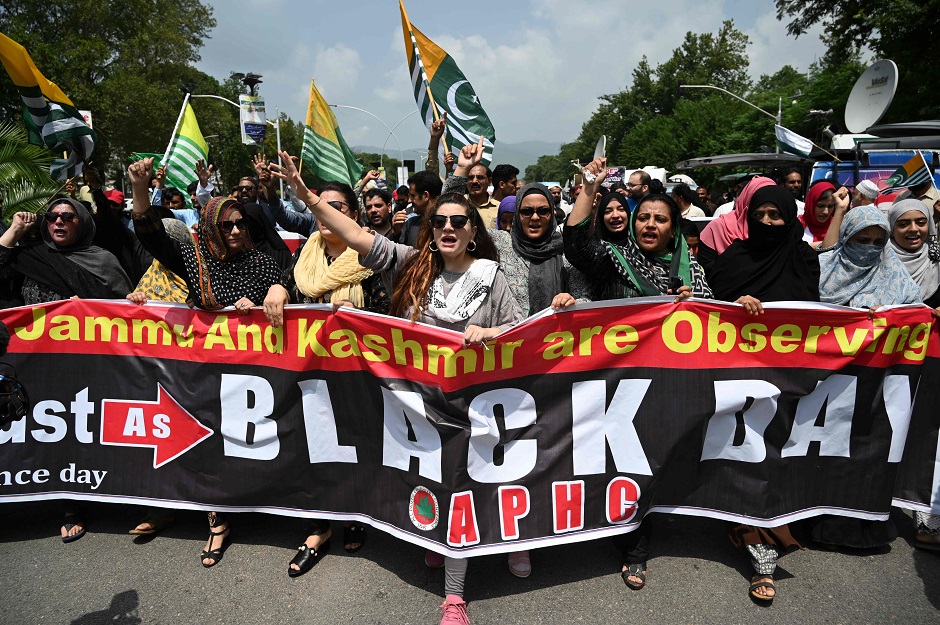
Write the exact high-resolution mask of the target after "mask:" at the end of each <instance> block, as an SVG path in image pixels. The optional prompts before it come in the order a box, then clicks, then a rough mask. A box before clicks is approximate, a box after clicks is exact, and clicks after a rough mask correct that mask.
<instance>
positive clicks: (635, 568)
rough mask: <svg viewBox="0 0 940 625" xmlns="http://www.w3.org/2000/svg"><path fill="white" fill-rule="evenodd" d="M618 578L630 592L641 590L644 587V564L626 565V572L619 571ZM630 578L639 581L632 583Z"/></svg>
mask: <svg viewBox="0 0 940 625" xmlns="http://www.w3.org/2000/svg"><path fill="white" fill-rule="evenodd" d="M620 577H621V578H622V579H623V583H624V584H626V585H627V588H629V589H630V590H640V589H642V588H643V587H644V586H646V562H643V563H642V564H628V565H627V570H626V571H620ZM631 577H639V578H640V581H639V582H634V581H632V580H631V579H630V578H631Z"/></svg>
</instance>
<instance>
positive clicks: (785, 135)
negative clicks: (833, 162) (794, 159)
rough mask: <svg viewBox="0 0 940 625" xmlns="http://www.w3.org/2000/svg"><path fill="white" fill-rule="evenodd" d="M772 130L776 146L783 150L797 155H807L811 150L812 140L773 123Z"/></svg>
mask: <svg viewBox="0 0 940 625" xmlns="http://www.w3.org/2000/svg"><path fill="white" fill-rule="evenodd" d="M774 132H775V133H776V135H777V147H778V148H780V149H781V150H782V151H784V152H789V153H790V154H796V155H797V156H809V153H810V152H812V151H813V142H812V141H810V140H809V139H807V138H806V137H804V136H802V135H798V134H796V133H795V132H793V131H792V130H788V129H786V128H784V127H783V126H780V125H774Z"/></svg>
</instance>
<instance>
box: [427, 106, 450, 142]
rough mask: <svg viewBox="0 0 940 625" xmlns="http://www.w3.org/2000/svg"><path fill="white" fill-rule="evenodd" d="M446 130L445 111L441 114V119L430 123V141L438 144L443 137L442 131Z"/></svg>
mask: <svg viewBox="0 0 940 625" xmlns="http://www.w3.org/2000/svg"><path fill="white" fill-rule="evenodd" d="M445 130H447V111H444V112H443V113H442V114H441V118H440V119H439V120H437V121H436V122H432V123H431V140H432V141H434V142H435V144H436V143H439V142H440V140H441V137H443V136H444V131H445Z"/></svg>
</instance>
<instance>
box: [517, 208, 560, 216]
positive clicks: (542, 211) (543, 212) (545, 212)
mask: <svg viewBox="0 0 940 625" xmlns="http://www.w3.org/2000/svg"><path fill="white" fill-rule="evenodd" d="M535 213H538V215H539V217H548V216H549V215H551V214H552V209H550V208H549V207H547V206H539V207H538V208H532V207H531V206H528V207H526V208H520V209H519V215H520V216H522V217H531V216H532V215H534V214H535Z"/></svg>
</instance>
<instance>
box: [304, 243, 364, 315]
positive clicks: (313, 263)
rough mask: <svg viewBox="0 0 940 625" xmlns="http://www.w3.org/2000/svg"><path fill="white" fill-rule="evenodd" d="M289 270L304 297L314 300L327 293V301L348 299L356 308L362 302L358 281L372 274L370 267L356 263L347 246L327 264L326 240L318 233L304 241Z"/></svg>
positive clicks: (360, 286)
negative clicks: (328, 296)
mask: <svg viewBox="0 0 940 625" xmlns="http://www.w3.org/2000/svg"><path fill="white" fill-rule="evenodd" d="M292 271H293V272H294V282H295V283H296V284H297V288H298V290H300V292H301V293H303V294H304V295H306V296H307V297H311V298H313V299H317V298H319V297H321V296H323V295H324V294H326V293H330V302H331V303H334V304H335V303H336V302H341V301H343V300H348V301H350V302H352V304H353V306H355V307H356V308H362V307H363V306H364V305H365V297H364V295H363V292H362V281H363V280H365V279H366V278H368V277H369V276H371V275H372V270H371V269H366V268H365V267H363V266H362V265H360V264H359V253H358V252H357V251H356V250H354V249H352V248H351V247H347V248H346V250H345V251H344V252H343V253H342V254H340V255H339V256H338V257H337V258H336V260H334V261H333V262H332V263H328V262H327V258H326V241H324V240H323V236H322V235H321V234H320V233H319V232H314V233H313V234H312V235H311V236H310V238H309V239H307V240H306V241H305V242H304V244H303V248H302V249H301V250H300V255H299V256H298V257H297V264H296V265H294V268H293V270H292Z"/></svg>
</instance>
